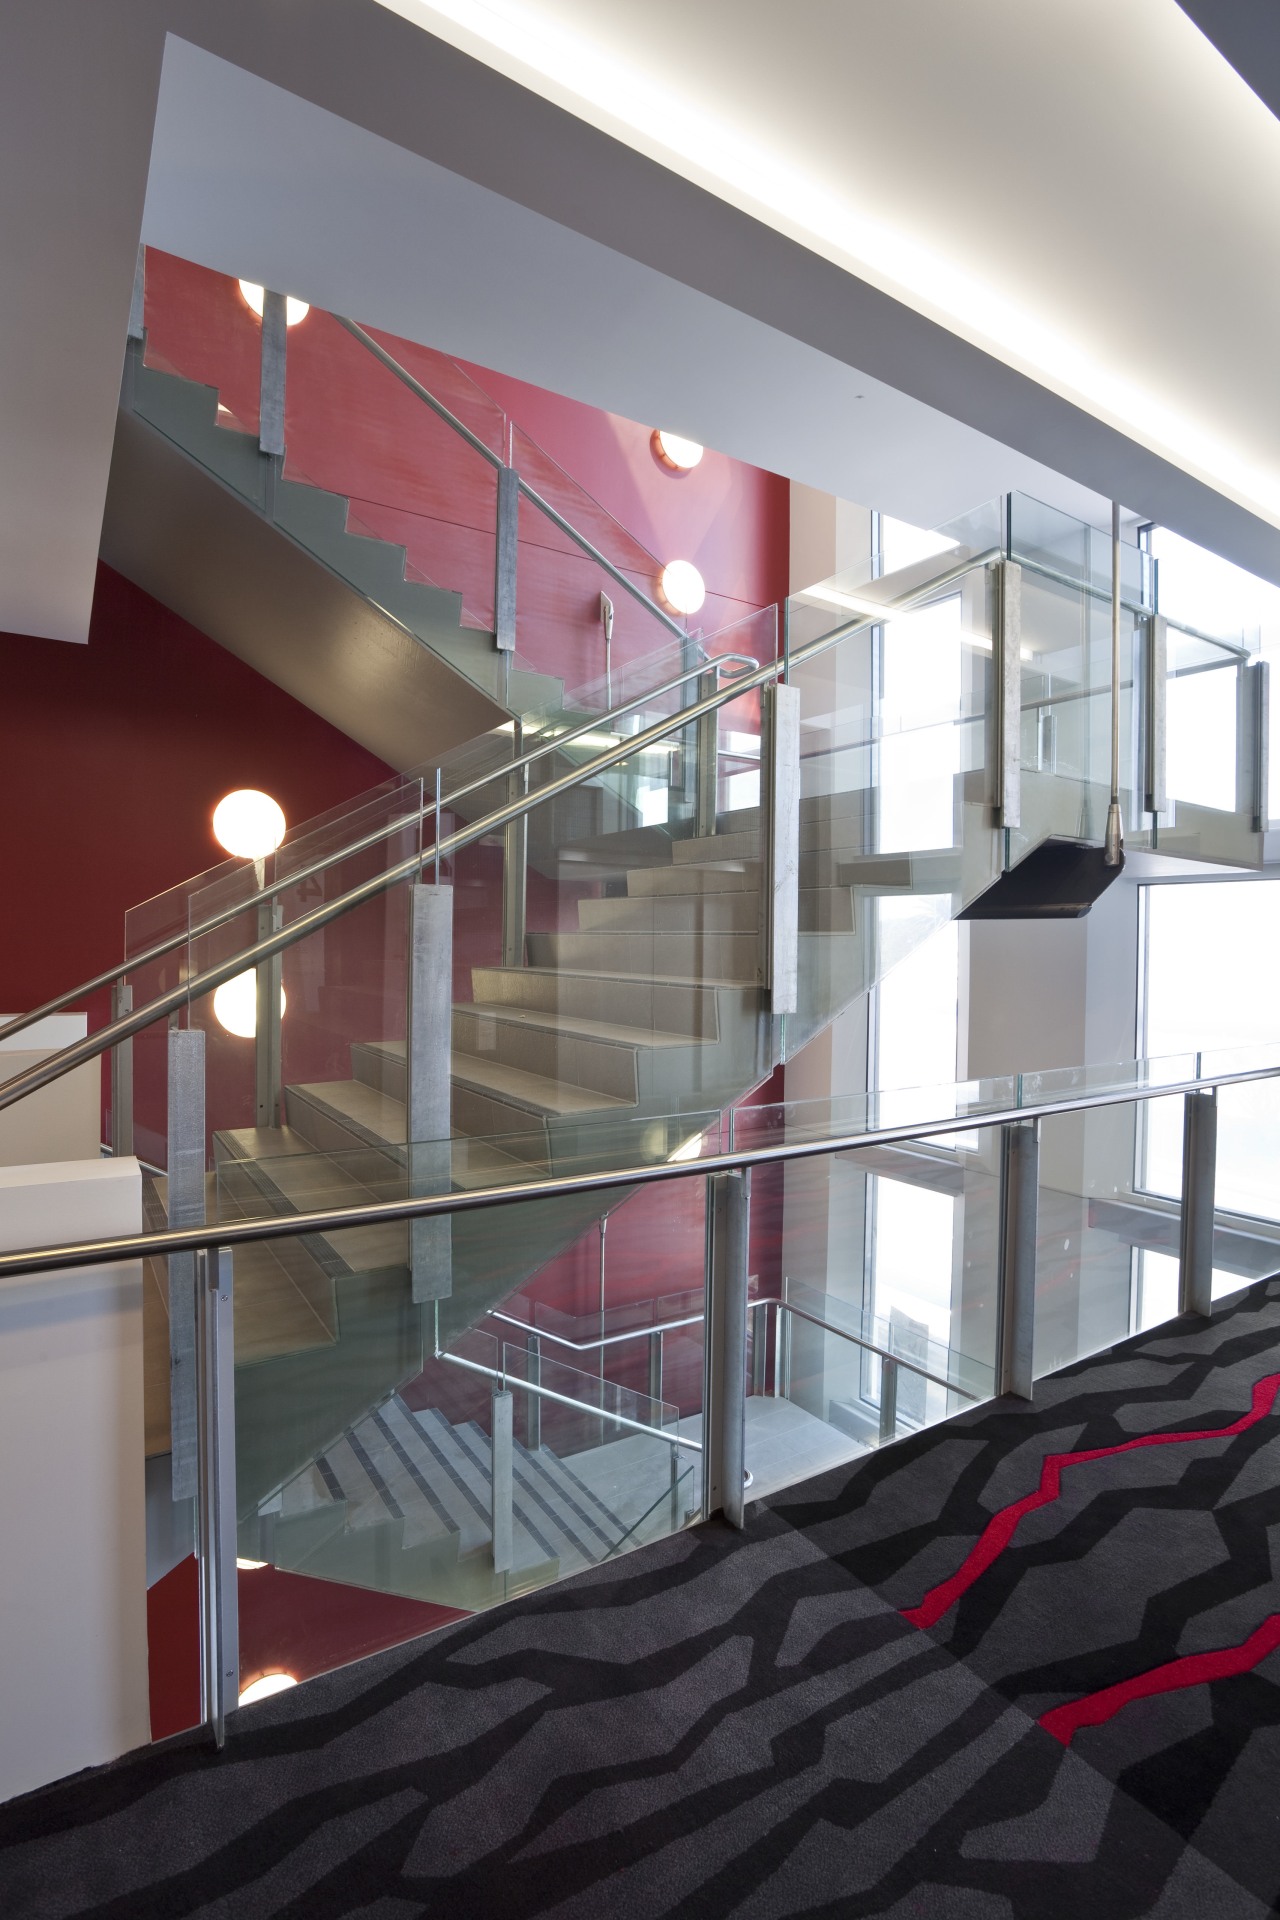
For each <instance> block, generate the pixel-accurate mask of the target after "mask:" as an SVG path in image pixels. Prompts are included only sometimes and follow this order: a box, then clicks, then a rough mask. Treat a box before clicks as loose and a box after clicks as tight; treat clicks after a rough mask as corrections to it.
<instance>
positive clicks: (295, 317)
mask: <svg viewBox="0 0 1280 1920" xmlns="http://www.w3.org/2000/svg"><path fill="white" fill-rule="evenodd" d="M240 296H241V298H242V299H243V301H244V303H245V305H246V307H248V309H249V311H250V313H256V314H257V316H258V318H259V320H261V318H262V309H263V307H264V306H265V305H266V299H267V296H266V294H265V293H264V291H263V289H262V288H261V287H260V286H259V285H258V284H257V282H256V281H254V280H242V281H241V282H240ZM310 311H311V305H310V302H309V301H307V300H295V299H294V297H293V295H292V294H290V295H289V296H288V298H287V299H286V301H285V303H284V323H285V325H286V327H296V326H297V324H298V322H299V321H300V320H305V319H306V317H307V315H308V314H309V313H310Z"/></svg>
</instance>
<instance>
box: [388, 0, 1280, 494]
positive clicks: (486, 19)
mask: <svg viewBox="0 0 1280 1920" xmlns="http://www.w3.org/2000/svg"><path fill="white" fill-rule="evenodd" d="M379 4H380V5H382V6H384V7H386V8H388V10H389V11H391V12H393V13H398V14H400V15H401V16H402V17H403V18H404V19H406V20H408V21H411V22H412V23H413V24H414V25H415V26H419V27H423V28H425V29H426V31H427V32H429V33H433V34H435V35H436V36H437V37H438V38H440V39H443V40H446V41H448V42H449V43H450V44H451V45H453V46H456V47H458V48H459V49H460V50H461V51H462V52H464V53H468V54H471V55H472V56H473V57H474V58H476V59H478V60H482V61H483V62H484V63H485V64H486V65H487V66H491V67H493V68H495V69H496V70H497V71H498V72H500V73H504V74H506V75H507V77H508V78H509V79H512V80H515V81H516V82H517V83H518V84H520V85H522V86H526V87H529V88H531V89H532V90H533V91H535V92H537V93H540V94H541V95H542V96H543V97H544V98H545V99H549V100H552V101H554V102H555V103H556V104H557V105H559V106H562V107H565V108H566V109H567V110H568V111H569V112H571V113H574V114H576V115H577V117H578V118H579V119H585V120H587V121H589V122H590V123H591V124H592V125H593V126H597V127H599V128H600V129H601V131H603V132H606V133H609V134H612V135H613V136H614V137H615V138H619V139H622V140H624V141H625V142H626V143H627V145H629V146H631V147H634V148H636V149H637V150H638V151H640V152H642V153H645V154H647V155H648V156H649V157H650V158H651V159H654V160H657V161H658V162H659V164H661V165H665V166H667V167H669V168H670V167H673V166H674V167H675V169H676V170H677V171H679V172H680V173H682V174H683V175H684V176H685V177H686V178H687V179H690V180H693V181H694V182H696V183H697V184H698V185H700V186H704V187H706V188H707V189H708V191H710V192H712V193H714V194H716V196H717V197H718V198H720V199H722V200H728V201H729V202H731V203H732V204H733V205H735V206H737V207H739V208H741V209H742V210H743V211H744V212H747V213H750V214H753V215H755V216H756V217H757V218H759V219H762V220H764V221H765V222H767V224H768V225H770V226H772V227H775V228H776V229H777V230H778V231H779V232H782V233H785V234H787V235H788V236H789V237H790V238H791V239H793V240H796V241H798V242H799V244H800V245H802V246H805V247H807V248H808V249H809V250H810V251H811V252H815V253H820V254H822V255H823V256H824V257H825V258H827V259H829V260H831V261H833V262H834V263H835V264H836V265H838V266H841V267H844V268H845V269H846V270H847V271H849V272H852V273H855V274H857V276H858V277H859V278H860V279H864V280H867V281H869V282H870V283H871V284H872V285H874V286H876V287H878V288H879V289H880V290H881V291H882V292H884V293H887V294H889V295H890V296H891V297H892V298H896V299H899V300H901V301H903V302H904V303H905V304H907V305H909V306H911V307H913V308H914V309H915V310H916V311H917V312H918V313H922V314H924V315H926V316H927V317H928V318H930V319H933V320H936V321H937V322H938V323H939V324H940V325H942V326H944V327H946V328H947V329H948V330H949V331H950V332H953V333H958V334H959V335H961V337H962V338H964V339H966V340H968V341H970V343H971V344H972V345H974V346H977V347H980V348H982V349H983V350H984V351H986V352H989V353H992V354H994V355H995V356H996V357H997V358H998V359H1000V360H1002V361H1004V362H1005V364H1006V365H1007V366H1011V367H1015V368H1017V369H1018V370H1019V371H1020V372H1023V373H1026V374H1028V375H1030V377H1031V378H1032V379H1034V380H1036V381H1037V382H1039V384H1041V385H1042V386H1045V387H1048V388H1049V389H1050V390H1051V391H1053V392H1055V393H1058V394H1060V395H1061V397H1062V398H1063V399H1066V400H1069V401H1071V402H1073V403H1074V404H1075V405H1077V406H1080V407H1083V408H1084V410H1085V411H1086V412H1089V413H1092V414H1093V415H1095V416H1096V417H1097V418H1099V419H1102V420H1105V421H1106V422H1107V423H1108V424H1109V425H1110V426H1113V427H1115V428H1117V429H1118V430H1119V431H1120V432H1122V433H1125V434H1127V435H1128V436H1129V437H1130V438H1132V439H1135V440H1137V441H1139V442H1140V443H1141V444H1142V445H1144V446H1146V447H1147V448H1149V449H1150V451H1151V452H1153V453H1156V454H1159V455H1160V456H1161V457H1162V458H1164V459H1166V460H1168V461H1169V462H1170V463H1171V464H1172V465H1174V466H1176V467H1179V468H1181V469H1182V470H1183V471H1184V472H1187V473H1192V474H1194V475H1195V476H1196V477H1197V478H1198V479H1201V480H1203V481H1204V482H1205V483H1206V484H1207V485H1209V486H1211V487H1213V488H1214V489H1215V490H1216V491H1218V492H1220V493H1223V494H1226V495H1227V496H1229V497H1230V498H1231V499H1233V500H1235V501H1236V502H1237V504H1239V505H1240V506H1243V507H1245V508H1246V509H1247V510H1248V511H1250V512H1252V513H1257V514H1259V515H1261V517H1262V518H1263V519H1266V520H1270V521H1272V522H1274V523H1276V524H1280V474H1278V473H1275V472H1272V471H1268V470H1265V469H1263V468H1260V467H1258V466H1256V465H1255V464H1254V463H1253V462H1252V461H1251V460H1249V459H1248V457H1247V456H1245V455H1244V454H1242V453H1241V452H1240V450H1239V449H1238V448H1236V447H1233V446H1231V445H1230V444H1229V443H1228V442H1226V441H1224V440H1222V439H1221V438H1219V437H1218V436H1217V435H1216V434H1214V433H1213V432H1212V431H1211V430H1210V429H1209V428H1207V427H1206V426H1204V425H1202V424H1201V423H1199V422H1197V421H1195V420H1192V419H1190V418H1189V417H1188V416H1187V415H1186V414H1184V413H1182V412H1181V411H1180V410H1179V409H1178V407H1177V406H1175V405H1171V404H1169V403H1167V402H1165V401H1164V400H1162V399H1161V397H1160V396H1159V395H1158V394H1157V393H1154V392H1152V391H1150V390H1149V389H1147V388H1144V387H1142V386H1141V385H1139V384H1138V383H1137V382H1135V381H1133V380H1131V379H1129V378H1128V376H1127V375H1125V374H1123V373H1121V372H1119V371H1118V370H1116V369H1114V368H1112V367H1109V366H1107V365H1106V364H1105V363H1104V362H1103V361H1101V360H1099V359H1098V358H1096V356H1094V355H1093V354H1090V353H1088V352H1087V351H1086V350H1085V349H1084V348H1082V347H1081V346H1079V345H1078V344H1077V343H1076V342H1075V341H1073V340H1071V339H1069V338H1068V337H1067V336H1066V335H1064V334H1062V333H1060V332H1059V331H1058V330H1057V329H1056V328H1054V327H1053V326H1052V325H1050V324H1048V323H1047V322H1046V321H1045V320H1044V319H1043V318H1041V317H1040V316H1039V315H1038V314H1035V313H1030V312H1028V311H1026V310H1025V309H1024V308H1022V307H1019V306H1018V305H1017V304H1016V303H1015V302H1013V301H1010V300H1008V299H1006V297H1005V296H1004V295H1003V294H1001V293H1000V292H998V291H997V290H996V289H995V288H994V287H992V286H990V285H988V284H987V283H985V282H984V281H982V280H981V279H979V278H978V277H977V276H976V275H974V274H972V273H970V272H968V271H967V270H966V269H965V268H964V267H962V266H961V265H960V264H959V263H958V262H956V261H955V260H952V259H949V258H947V257H946V256H945V255H943V254H939V253H937V252H935V251H934V250H932V249H931V248H929V247H925V246H921V245H920V244H919V243H918V242H917V241H915V240H913V239H912V238H911V237H910V236H909V235H908V234H905V233H903V232H902V231H901V230H900V229H899V228H896V227H894V226H891V225H889V224H888V223H887V222H885V221H883V220H879V219H877V218H876V217H875V216H874V215H873V214H871V213H869V212H867V211H866V210H865V209H864V208H860V207H858V206H856V205H854V204H852V203H851V202H850V201H848V200H846V199H843V198H842V197H840V196H838V195H836V194H833V193H832V192H831V191H830V190H829V189H828V188H827V187H826V186H824V185H823V184H822V183H821V182H820V181H818V180H816V179H814V178H812V177H811V176H809V175H807V174H805V173H803V172H801V171H799V170H797V169H796V168H794V167H791V166H789V165H788V164H787V163H786V161H785V160H783V159H781V158H780V157H779V156H778V155H777V154H776V153H773V152H770V151H769V149H768V148H767V147H766V146H765V145H764V144H763V143H762V142H760V141H759V140H756V139H754V138H752V137H751V136H749V135H748V134H745V133H744V132H742V131H740V130H739V129H738V128H736V127H734V126H731V125H729V124H728V123H726V122H724V121H719V120H717V119H716V118H715V117H714V116H713V115H711V114H709V113H707V112H706V111H705V109H704V108H703V107H702V106H701V105H700V104H699V103H697V102H696V101H695V100H693V99H692V98H691V97H690V96H689V95H688V94H682V93H681V91H680V89H679V85H678V82H673V83H672V84H670V85H667V84H661V85H660V84H657V83H655V82H654V81H653V80H652V79H651V78H649V77H648V76H647V75H645V74H643V73H642V72H640V71H639V70H638V69H637V68H635V67H633V66H630V65H627V64H624V63H623V62H622V61H620V60H618V59H616V58H614V57H613V56H611V55H609V54H607V53H604V52H602V51H601V50H600V48H599V47H597V46H594V45H592V44H591V42H589V41H588V40H586V39H584V38H583V37H582V36H581V35H579V34H575V33H571V32H568V31H566V30H565V29H564V28H563V27H559V26H556V25H553V24H552V23H550V22H548V21H547V20H545V19H543V18H541V17H539V15H538V13H537V12H536V10H535V9H534V8H533V7H531V6H529V5H526V4H521V3H520V0H379Z"/></svg>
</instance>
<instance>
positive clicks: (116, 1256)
mask: <svg viewBox="0 0 1280 1920" xmlns="http://www.w3.org/2000/svg"><path fill="white" fill-rule="evenodd" d="M1278 1077H1280V1066H1269V1067H1244V1068H1241V1069H1239V1070H1238V1071H1236V1072H1231V1073H1212V1074H1199V1075H1195V1076H1193V1077H1191V1078H1189V1079H1182V1080H1166V1081H1161V1082H1160V1083H1159V1084H1157V1085H1151V1086H1142V1087H1111V1088H1107V1089H1104V1090H1103V1091H1102V1092H1100V1093H1091V1094H1076V1095H1075V1096H1074V1097H1072V1098H1069V1099H1061V1100H1038V1101H1035V1102H1028V1101H1027V1100H1025V1099H1024V1100H1022V1101H1019V1102H1017V1103H1016V1104H1014V1105H1012V1106H1004V1107H992V1108H988V1109H983V1110H981V1111H970V1112H968V1113H963V1114H954V1115H947V1116H945V1117H944V1118H941V1119H938V1120H913V1121H906V1122H904V1123H903V1124H901V1125H899V1126H892V1127H871V1128H867V1129H865V1130H863V1131H862V1132H859V1133H844V1134H832V1133H828V1134H820V1135H819V1136H818V1137H817V1138H816V1139H813V1140H794V1141H783V1142H781V1143H780V1144H778V1145H774V1146H763V1147H745V1148H737V1149H735V1150H734V1151H732V1152H729V1153H714V1154H708V1155H706V1156H705V1158H703V1159H701V1160H683V1161H675V1162H672V1161H669V1160H663V1161H660V1162H658V1163H657V1164H653V1163H650V1164H647V1165H642V1166H633V1167H615V1168H612V1169H611V1170H609V1171H608V1172H605V1173H577V1174H555V1175H552V1176H551V1177H550V1178H548V1179H544V1180H521V1181H514V1182H512V1183H511V1184H509V1185H507V1186H501V1187H469V1188H467V1189H465V1190H463V1191H459V1192H456V1193H439V1194H424V1195H422V1196H421V1197H420V1198H418V1199H405V1200H371V1201H368V1202H366V1203H365V1204H364V1205H362V1206H358V1207H325V1208H319V1209H316V1210H313V1211H312V1212H310V1213H294V1214H273V1215H271V1216H269V1217H265V1218H263V1219H260V1220H226V1221H223V1222H221V1223H220V1224H213V1225H210V1224H207V1223H206V1224H205V1225H204V1226H199V1227H175V1228H165V1229H164V1231H163V1232H160V1233H152V1234H123V1235H120V1236H119V1237H117V1238H113V1239H106V1240H85V1241H72V1242H68V1243H66V1244H64V1245H61V1246H46V1247H35V1248H30V1249H23V1250H20V1251H19V1252H16V1253H5V1254H0V1282H3V1281H5V1280H9V1279H12V1278H15V1277H25V1276H27V1275H30V1274H36V1273H48V1272H52V1271H53V1270H54V1269H56V1268H60V1267H89V1266H102V1265H104V1264H106V1263H108V1262H110V1261H113V1260H132V1259H142V1258H146V1257H148V1256H151V1255H159V1254H169V1253H194V1252H197V1251H199V1250H200V1249H202V1248H213V1247H224V1248H227V1249H234V1248H236V1247H238V1246H246V1245H251V1244H252V1243H254V1242H256V1241H260V1240H289V1239H294V1238H296V1237H297V1236H298V1235H299V1234H305V1233H339V1232H341V1231H342V1230H343V1229H344V1228H346V1227H366V1226H388V1225H391V1224H393V1223H394V1222H396V1221H398V1220H422V1219H428V1218H431V1217H432V1216H434V1215H436V1214H452V1213H474V1212H477V1211H478V1210H479V1209H481V1208H483V1207H502V1206H518V1205H519V1204H520V1203H521V1202H523V1201H527V1200H548V1199H556V1198H559V1197H560V1196H561V1195H567V1194H583V1193H607V1192H611V1191H613V1190H614V1189H615V1188H619V1187H637V1186H647V1185H649V1184H651V1183H653V1182H656V1181H664V1180H683V1179H687V1178H690V1177H692V1178H703V1177H705V1176H707V1175H709V1174H717V1173H739V1172H741V1171H742V1170H743V1169H745V1168H748V1167H764V1166H776V1165H778V1164H780V1163H782V1162H785V1161H790V1160H812V1159H816V1158H819V1157H820V1156H823V1155H827V1154H833V1153H857V1152H858V1151H860V1150H861V1149H864V1148H869V1147H879V1146H895V1145H899V1144H901V1143H902V1142H904V1141H909V1140H930V1139H937V1138H940V1137H942V1136H944V1135H946V1134H949V1133H972V1132H973V1131H974V1130H975V1129H977V1128H982V1127H1003V1126H1010V1125H1014V1124H1016V1123H1018V1122H1021V1121H1027V1120H1036V1119H1046V1118H1050V1117H1052V1116H1053V1115H1055V1114H1062V1113H1088V1112H1092V1111H1093V1110H1094V1109H1095V1108H1100V1107H1123V1106H1129V1105H1130V1104H1136V1103H1138V1102H1139V1101H1143V1100H1164V1099H1168V1098H1169V1097H1171V1096H1172V1095H1174V1094H1186V1093H1201V1092H1204V1091H1205V1090H1206V1089H1207V1088H1209V1087H1229V1086H1243V1085H1246V1084H1248V1083H1250V1082H1253V1081H1257V1080H1274V1079H1276V1078H1278ZM894 1357H895V1358H896V1356H894Z"/></svg>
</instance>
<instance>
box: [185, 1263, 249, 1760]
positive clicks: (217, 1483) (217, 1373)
mask: <svg viewBox="0 0 1280 1920" xmlns="http://www.w3.org/2000/svg"><path fill="white" fill-rule="evenodd" d="M195 1303H196V1331H197V1342H198V1346H197V1351H198V1355H199V1394H198V1406H199V1422H198V1425H199V1460H200V1474H199V1479H200V1485H199V1491H198V1499H197V1509H198V1516H199V1520H198V1533H197V1543H198V1545H197V1552H198V1559H199V1589H200V1671H201V1694H202V1713H203V1719H204V1724H205V1726H206V1727H207V1728H208V1729H209V1731H210V1732H211V1734H212V1735H213V1739H214V1743H215V1745H216V1746H219V1747H221V1746H222V1744H223V1742H224V1741H225V1739H226V1729H227V1714H228V1713H229V1712H230V1711H231V1710H232V1708H234V1707H235V1705H236V1703H237V1701H238V1699H239V1688H240V1645H239V1595H238V1592H237V1587H236V1422H235V1324H234V1303H233V1287H232V1263H231V1254H230V1253H229V1252H228V1251H227V1250H226V1249H224V1248H217V1247H214V1248H211V1249H210V1248H201V1250H200V1251H199V1252H198V1253H197V1254H196V1255H195Z"/></svg>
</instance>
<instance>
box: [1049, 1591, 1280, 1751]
mask: <svg viewBox="0 0 1280 1920" xmlns="http://www.w3.org/2000/svg"><path fill="white" fill-rule="evenodd" d="M1277 1647H1280V1613H1269V1614H1268V1615H1267V1617H1266V1619H1265V1620H1264V1621H1263V1623H1262V1625H1261V1626H1260V1627H1255V1629H1254V1631H1253V1632H1252V1633H1251V1634H1250V1635H1249V1638H1248V1639H1247V1640H1244V1641H1242V1642H1241V1644H1240V1645H1239V1646H1238V1647H1219V1648H1218V1649H1217V1650H1216V1651H1215V1652H1213V1653H1188V1654H1184V1655H1183V1657H1182V1658H1181V1659H1180V1660H1167V1661H1166V1662H1165V1664H1164V1665H1163V1666H1162V1667H1152V1668H1151V1669H1150V1671H1149V1672H1148V1673H1137V1674H1135V1675H1134V1676H1133V1678H1132V1680H1119V1681H1117V1682H1116V1684H1115V1686H1114V1687H1101V1688H1099V1690H1098V1692H1097V1693H1086V1694H1085V1695H1084V1696H1083V1698H1082V1699H1079V1700H1068V1701H1067V1703H1066V1705H1065V1706H1061V1707H1051V1708H1050V1709H1049V1711H1048V1713H1042V1714H1041V1715H1040V1725H1041V1726H1042V1727H1043V1728H1044V1729H1045V1731H1046V1733H1051V1734H1052V1735H1053V1737H1054V1739H1055V1740H1061V1742H1062V1744H1063V1746H1064V1747H1069V1746H1070V1745H1071V1736H1072V1734H1074V1733H1078V1732H1079V1730H1080V1728H1081V1727H1100V1726H1101V1725H1102V1723H1103V1721H1104V1720H1110V1718H1111V1716H1112V1714H1114V1713H1119V1711H1120V1709H1121V1707H1127V1706H1128V1705H1129V1703H1130V1701H1131V1700H1148V1699H1150V1697H1151V1695H1152V1694H1154V1693H1174V1692H1176V1691H1177V1689H1178V1688H1179V1687H1198V1686H1201V1685H1203V1683H1204V1682H1205V1681H1207V1680H1229V1679H1231V1677H1232V1676H1233V1675H1234V1674H1237V1673H1248V1672H1250V1670H1251V1669H1252V1668H1254V1667H1256V1666H1257V1665H1258V1662H1259V1661H1260V1660H1265V1659H1266V1657H1267V1655H1268V1654H1269V1653H1274V1652H1275V1650H1276V1648H1277Z"/></svg>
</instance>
